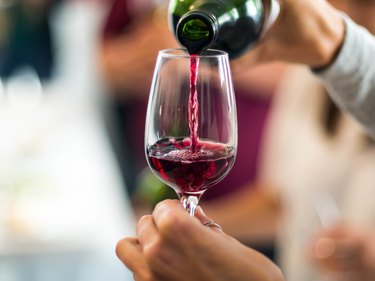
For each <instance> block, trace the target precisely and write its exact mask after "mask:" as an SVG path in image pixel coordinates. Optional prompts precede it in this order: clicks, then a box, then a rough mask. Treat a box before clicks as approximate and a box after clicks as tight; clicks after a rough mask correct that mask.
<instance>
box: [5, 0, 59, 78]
mask: <svg viewBox="0 0 375 281" xmlns="http://www.w3.org/2000/svg"><path fill="white" fill-rule="evenodd" d="M10 2H11V3H10V4H9V6H7V7H3V11H2V13H1V17H2V23H3V26H2V27H1V28H2V29H3V31H2V34H3V36H2V39H1V41H0V76H2V77H9V76H11V75H12V74H13V73H14V72H15V71H17V70H18V69H19V68H22V67H31V68H32V69H34V70H35V72H36V73H37V74H38V76H39V77H40V78H41V79H43V80H44V79H48V78H50V77H51V75H52V70H53V66H54V44H53V38H52V32H51V26H50V21H49V17H50V15H51V13H52V11H53V8H54V7H55V6H56V4H58V2H60V1H58V0H39V1H31V0H24V1H14V3H12V1H10Z"/></svg>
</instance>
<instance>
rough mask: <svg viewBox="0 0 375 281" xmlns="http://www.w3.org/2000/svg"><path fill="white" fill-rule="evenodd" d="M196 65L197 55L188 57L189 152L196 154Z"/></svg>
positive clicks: (197, 61) (197, 63) (197, 62)
mask: <svg viewBox="0 0 375 281" xmlns="http://www.w3.org/2000/svg"><path fill="white" fill-rule="evenodd" d="M198 65H199V57H198V56H197V55H191V56H190V95H189V106H188V109H189V129H190V139H191V152H192V153H195V152H196V147H197V143H198V93H197V80H198Z"/></svg>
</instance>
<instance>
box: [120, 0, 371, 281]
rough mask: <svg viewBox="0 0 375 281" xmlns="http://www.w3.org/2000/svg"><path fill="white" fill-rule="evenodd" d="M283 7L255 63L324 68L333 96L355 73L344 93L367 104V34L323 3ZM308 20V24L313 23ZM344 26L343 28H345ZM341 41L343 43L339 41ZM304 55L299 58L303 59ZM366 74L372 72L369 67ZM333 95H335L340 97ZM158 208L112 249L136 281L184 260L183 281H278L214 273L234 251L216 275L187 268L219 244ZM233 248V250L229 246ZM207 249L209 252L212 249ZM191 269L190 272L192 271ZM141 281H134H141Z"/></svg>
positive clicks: (246, 270) (167, 208)
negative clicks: (198, 279)
mask: <svg viewBox="0 0 375 281" xmlns="http://www.w3.org/2000/svg"><path fill="white" fill-rule="evenodd" d="M283 4H284V12H283V15H282V17H281V19H280V20H279V22H278V24H277V26H276V27H275V28H274V31H273V32H272V31H271V32H270V33H269V34H268V38H266V40H265V41H264V42H263V44H261V45H260V46H259V48H258V49H257V51H256V54H257V55H258V58H259V55H260V57H261V60H264V59H267V60H268V59H270V58H273V59H275V58H278V59H284V60H289V61H290V60H292V61H296V62H300V63H305V64H308V65H310V66H311V67H318V66H319V68H320V66H322V65H323V66H324V68H325V70H324V74H326V75H325V77H323V75H324V74H322V73H323V72H321V74H320V76H321V77H323V78H324V81H325V83H327V84H328V85H329V86H330V91H332V90H336V92H337V90H338V89H340V87H341V86H340V87H339V86H338V85H340V83H339V82H343V81H342V80H343V79H346V80H347V79H348V78H349V75H350V74H351V73H352V72H353V71H354V70H359V71H360V74H361V75H363V76H361V77H359V79H358V80H355V81H353V80H351V81H345V80H344V82H346V83H344V84H345V85H346V87H347V89H346V91H352V90H353V89H356V88H358V89H359V90H361V91H362V92H363V93H364V94H368V95H367V96H365V97H366V98H369V97H370V98H371V96H369V94H371V93H372V89H373V88H374V87H373V86H372V85H371V81H368V80H365V79H364V78H366V77H371V75H372V73H371V72H370V73H366V72H365V69H366V67H369V64H366V63H365V62H366V59H367V58H368V59H369V61H370V62H371V58H370V57H368V54H369V53H368V52H363V51H365V50H364V48H363V47H360V45H356V44H359V42H363V43H364V46H366V47H367V48H370V50H371V48H373V47H374V44H375V42H374V39H373V37H371V36H370V35H369V34H368V33H366V31H364V30H362V29H360V28H358V26H356V25H355V24H354V23H352V22H351V21H350V20H349V19H348V18H345V19H344V21H342V19H341V17H340V16H339V15H338V14H337V12H336V11H335V10H334V9H333V8H332V7H331V6H329V5H328V4H327V3H325V2H324V1H316V2H314V3H312V2H310V1H284V3H283ZM297 8H307V11H308V13H304V15H303V16H302V17H301V16H300V13H298V12H297V11H298V9H297ZM288 9H289V10H288ZM285 10H287V11H288V12H285ZM295 20H298V21H300V22H301V23H306V24H307V23H309V24H308V25H309V30H310V31H311V32H308V33H306V29H305V28H307V26H306V25H304V24H302V26H301V25H295V24H294V22H295ZM309 20H312V22H311V21H309ZM288 23H290V24H293V26H298V27H299V28H298V29H294V30H293V29H292V31H295V33H293V32H292V33H290V30H291V29H290V28H288V29H286V28H285V27H286V26H288ZM344 23H345V24H346V25H344ZM345 26H346V28H347V29H346V35H344V27H345ZM282 27H284V28H285V30H288V31H287V32H288V33H289V36H287V37H284V36H285V34H283V33H282V32H281V33H277V32H276V31H277V29H278V28H279V29H280V28H282ZM289 27H290V26H289ZM303 34H305V35H303ZM296 35H297V36H296ZM301 35H303V36H301ZM322 36H323V37H322ZM355 36H358V37H355ZM284 38H287V40H292V41H290V42H294V41H295V42H294V43H295V44H294V45H293V46H294V48H289V49H288V47H287V48H285V47H286V46H288V45H287V44H285V39H284ZM322 38H325V40H321V39H322ZM344 39H345V41H343V40H344ZM357 39H358V40H357ZM272 40H274V41H273V42H274V44H272V45H271V44H270V41H272ZM293 40H294V41H293ZM307 42H309V43H310V46H308V45H307ZM312 42H313V43H316V45H314V44H311V43H312ZM342 43H343V45H342ZM267 44H268V45H267ZM341 45H342V46H341ZM267 46H272V47H269V48H268V49H267ZM354 46H358V48H359V49H360V50H361V51H362V52H358V53H357V52H356V53H355V56H356V59H358V60H357V61H356V60H354V61H351V64H350V65H349V66H348V67H347V68H345V67H344V66H343V65H342V63H343V62H344V61H345V57H346V56H348V55H349V51H352V52H353V47H354ZM340 47H341V48H340ZM273 48H274V49H273ZM303 53H304V55H303V56H302V54H303ZM362 63H364V65H365V67H364V66H363V65H362ZM369 69H371V67H370V68H369ZM321 71H322V70H321ZM329 71H331V72H332V73H331V75H328V74H327V72H329ZM335 74H344V76H343V77H342V78H341V79H338V81H336V79H334V78H337V77H338V76H334V75H335ZM349 80H350V79H349ZM372 81H373V80H372ZM361 85H367V86H368V87H363V88H360V87H361ZM348 87H349V88H348ZM344 92H345V89H344ZM337 93H338V94H340V92H337ZM331 94H332V92H331ZM341 98H342V100H345V99H348V100H349V103H350V102H353V101H354V102H355V100H353V99H352V100H350V98H349V97H347V96H341ZM355 109H356V108H354V109H353V108H352V109H351V110H352V111H354V113H356V114H358V109H357V111H355ZM365 114H367V115H369V112H368V111H366V112H365ZM362 122H363V121H362ZM365 125H367V126H368V127H371V126H370V124H369V123H366V124H365ZM161 208H163V209H164V214H163V216H160V212H159V210H158V208H156V209H155V212H154V214H153V216H148V217H145V218H143V219H142V220H141V221H140V222H139V227H138V238H135V239H131V238H128V239H125V240H123V241H122V242H121V243H120V244H119V246H118V248H117V252H118V254H119V256H120V258H121V259H122V260H123V262H124V263H125V264H127V265H128V266H129V267H130V268H131V269H132V270H133V272H134V273H135V275H136V276H137V275H138V274H146V275H143V276H146V277H147V278H148V279H147V280H173V278H172V276H173V273H174V270H173V267H172V269H170V270H164V271H162V270H160V269H161V268H164V269H166V268H165V267H162V265H164V264H168V265H171V263H172V262H173V261H174V260H175V261H178V260H179V258H183V260H185V262H184V267H183V268H182V269H181V271H182V270H183V272H184V273H185V274H186V275H184V274H182V275H183V276H187V277H186V280H193V279H194V278H193V277H192V276H193V274H196V275H195V276H204V277H202V278H201V280H210V278H208V276H210V275H209V274H211V275H214V276H215V278H214V279H215V280H249V279H251V278H252V276H253V275H256V274H257V273H259V272H261V273H262V274H264V275H263V276H261V277H259V275H258V277H259V278H260V279H256V280H282V277H281V276H280V275H279V274H277V273H276V272H275V271H273V270H274V269H275V268H274V267H273V266H272V265H271V264H263V266H264V267H263V268H262V269H260V270H256V269H254V268H253V267H251V263H252V261H254V260H248V261H247V262H248V266H246V265H244V264H241V266H240V270H235V271H236V272H238V275H237V276H235V277H234V276H232V278H227V279H226V277H228V275H223V273H222V271H221V270H219V269H222V268H227V269H229V268H231V266H232V264H231V263H230V262H229V261H230V260H231V259H232V258H235V257H238V256H239V255H241V253H242V254H243V255H244V256H245V255H247V254H248V252H247V251H245V250H244V249H242V250H238V251H237V252H236V256H235V255H233V253H232V252H231V249H227V250H226V252H225V254H226V260H227V261H228V262H225V261H221V259H220V257H218V258H215V256H214V255H211V256H210V261H211V262H212V263H216V264H217V268H215V269H216V270H218V272H217V273H216V272H212V271H210V270H209V269H208V270H207V269H205V268H203V269H202V268H201V267H197V266H196V265H197V263H194V265H192V264H191V263H193V261H192V260H189V262H191V263H189V264H186V259H187V258H188V257H189V256H190V257H191V254H193V253H194V247H195V248H200V249H201V247H203V246H204V245H207V243H208V245H213V247H215V246H218V245H219V244H218V243H217V242H216V243H215V242H213V239H212V238H211V237H208V239H207V240H206V239H203V235H202V236H200V237H199V238H197V237H195V238H194V232H195V231H196V230H198V225H196V222H194V220H184V217H185V218H186V216H185V215H183V213H179V212H177V208H178V207H177V206H172V205H170V204H168V202H164V203H163V204H161V207H159V209H161ZM166 213H167V214H166ZM147 221H148V223H147ZM155 224H156V226H157V229H155ZM181 230H185V231H186V232H181V233H184V234H185V235H187V239H185V240H184V239H181V238H180V239H179V238H178V237H177V238H176V237H173V236H170V235H168V233H169V231H171V232H172V231H177V233H179V231H181ZM188 230H191V231H188ZM202 240H203V241H202ZM208 241H210V242H211V243H209V242H208ZM167 242H169V243H167ZM191 243H193V245H194V247H193V248H192V247H189V246H190V245H192V244H191ZM176 247H177V248H178V249H180V250H181V251H176V250H174V251H173V249H175V248H176ZM228 247H230V246H228ZM207 248H209V247H207ZM207 248H205V249H207ZM233 248H235V246H234V245H233ZM124 249H128V251H127V252H124ZM189 249H190V253H189ZM210 249H211V250H212V248H210ZM169 251H173V252H172V253H173V254H171V252H169ZM142 252H144V255H143V254H142ZM132 258H135V260H133V261H132V262H131V259H132ZM184 258H185V259H184ZM199 258H200V259H199V260H198V261H197V262H198V265H199V262H202V261H205V260H206V258H207V256H206V255H204V256H199ZM194 259H195V260H197V259H198V256H194ZM163 260H164V261H166V260H169V261H171V263H168V262H166V263H163ZM135 261H142V264H141V265H140V266H137V264H136V263H135ZM155 265H157V266H158V268H156V267H155ZM191 266H193V267H194V270H191V269H192V268H191ZM227 266H228V267H229V268H228V267H227ZM177 269H179V268H177ZM229 270H230V269H229ZM219 271H220V272H219ZM204 273H206V274H207V275H204ZM231 273H232V274H234V275H235V273H233V271H232V272H230V273H227V274H231ZM267 273H269V274H270V275H271V277H269V276H266V275H267ZM138 276H140V275H138ZM141 277H142V276H141ZM141 277H140V279H139V280H145V279H144V278H141ZM159 277H161V279H160V278H159ZM189 277H190V278H189ZM220 278H221V279H220ZM268 278H269V279H268ZM369 280H372V279H369Z"/></svg>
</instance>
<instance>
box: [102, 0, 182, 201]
mask: <svg viewBox="0 0 375 281" xmlns="http://www.w3.org/2000/svg"><path fill="white" fill-rule="evenodd" d="M109 5H110V11H109V14H108V16H107V20H106V22H105V25H104V30H103V38H102V43H101V66H102V72H103V74H104V77H105V81H106V84H107V91H108V93H109V94H110V96H111V98H112V111H113V112H114V118H113V119H114V124H115V130H114V131H115V132H114V135H113V141H114V145H115V147H116V149H117V156H118V158H119V161H120V165H121V168H122V171H123V174H124V179H125V182H126V184H127V191H128V192H129V195H130V196H132V195H134V192H135V191H136V185H137V178H138V175H139V174H140V172H141V171H142V170H143V169H144V167H146V166H147V163H146V159H145V156H144V145H143V139H144V137H143V135H144V126H145V119H146V108H147V99H148V93H149V90H150V85H151V80H152V75H153V71H154V67H155V63H156V57H157V54H158V52H159V50H160V49H163V48H169V47H174V46H177V44H176V42H175V39H174V38H173V35H172V34H171V33H170V32H169V30H168V27H167V25H166V21H167V18H166V15H164V13H163V10H162V8H158V7H157V2H156V1H153V0H143V1H136V0H113V1H110V4H109ZM116 131H117V132H116Z"/></svg>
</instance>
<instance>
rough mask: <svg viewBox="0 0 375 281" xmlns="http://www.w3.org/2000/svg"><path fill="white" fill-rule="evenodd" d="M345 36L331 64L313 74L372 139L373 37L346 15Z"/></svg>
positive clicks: (374, 103)
mask: <svg viewBox="0 0 375 281" xmlns="http://www.w3.org/2000/svg"><path fill="white" fill-rule="evenodd" d="M344 19H345V22H346V37H345V41H344V44H343V46H342V49H341V51H340V53H339V55H338V57H337V58H336V60H335V61H334V62H333V64H332V65H331V66H330V67H329V68H327V69H325V70H324V71H320V72H315V74H316V75H317V76H318V77H319V78H320V79H321V80H322V81H323V83H324V84H325V85H326V87H327V90H328V92H329V93H330V95H331V97H332V99H333V100H334V101H335V102H336V103H337V104H338V105H339V106H340V107H341V108H342V109H344V110H346V111H348V112H350V113H351V114H352V115H353V116H354V117H355V118H356V119H357V120H358V121H359V122H360V123H361V124H362V125H363V126H364V127H365V128H366V129H367V131H368V132H369V133H370V134H371V135H372V137H373V138H375V37H374V36H373V35H371V34H370V33H369V32H368V31H367V30H366V29H364V28H362V27H360V26H358V25H356V24H355V23H354V22H353V21H352V20H350V19H349V18H348V17H344Z"/></svg>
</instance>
